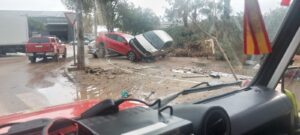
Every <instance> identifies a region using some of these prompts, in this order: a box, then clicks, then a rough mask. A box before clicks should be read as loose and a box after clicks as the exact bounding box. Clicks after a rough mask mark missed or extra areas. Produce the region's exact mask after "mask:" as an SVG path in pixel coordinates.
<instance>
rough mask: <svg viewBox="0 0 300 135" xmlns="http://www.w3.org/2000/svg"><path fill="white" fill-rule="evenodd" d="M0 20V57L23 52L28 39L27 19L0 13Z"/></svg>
mask: <svg viewBox="0 0 300 135" xmlns="http://www.w3.org/2000/svg"><path fill="white" fill-rule="evenodd" d="M0 20H1V21H0V55H5V54H6V53H16V52H25V44H26V42H27V41H28V38H29V36H28V21H27V17H26V16H25V15H18V14H7V12H1V11H0Z"/></svg>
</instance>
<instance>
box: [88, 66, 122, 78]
mask: <svg viewBox="0 0 300 135" xmlns="http://www.w3.org/2000/svg"><path fill="white" fill-rule="evenodd" d="M85 73H87V74H94V75H103V76H106V77H107V79H114V78H115V77H116V75H121V74H124V73H126V72H125V71H123V70H121V69H117V68H108V69H103V68H101V67H86V68H85Z"/></svg>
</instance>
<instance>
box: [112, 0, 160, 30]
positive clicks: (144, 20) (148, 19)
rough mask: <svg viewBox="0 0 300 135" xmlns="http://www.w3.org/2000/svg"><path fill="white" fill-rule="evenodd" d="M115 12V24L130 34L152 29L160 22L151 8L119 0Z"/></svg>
mask: <svg viewBox="0 0 300 135" xmlns="http://www.w3.org/2000/svg"><path fill="white" fill-rule="evenodd" d="M117 13H118V14H117V26H118V27H119V28H120V29H121V30H122V31H126V32H130V33H132V34H138V33H142V32H145V31H149V30H153V29H155V28H157V27H158V26H159V24H160V22H159V18H158V17H157V16H156V15H155V14H154V13H153V12H152V10H150V9H142V8H139V7H138V8H137V7H135V6H134V5H133V4H132V3H127V2H121V3H120V4H119V5H118V8H117Z"/></svg>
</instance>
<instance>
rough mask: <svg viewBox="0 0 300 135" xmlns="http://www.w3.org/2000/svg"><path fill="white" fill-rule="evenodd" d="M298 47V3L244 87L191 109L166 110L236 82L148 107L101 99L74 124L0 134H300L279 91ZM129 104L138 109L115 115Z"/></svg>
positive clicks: (16, 126) (29, 125)
mask: <svg viewBox="0 0 300 135" xmlns="http://www.w3.org/2000/svg"><path fill="white" fill-rule="evenodd" d="M299 45H300V0H293V2H292V4H291V5H290V8H289V11H288V13H287V15H286V17H285V19H284V21H283V23H282V24H281V26H280V28H279V31H278V32H277V34H276V36H275V38H274V41H273V42H272V53H270V54H268V55H266V56H265V57H263V58H262V59H263V61H264V62H263V64H262V65H261V68H260V69H259V71H258V73H257V74H256V76H255V77H254V79H253V80H252V81H251V82H250V83H249V85H247V87H244V88H242V89H234V90H232V91H231V92H228V93H226V94H221V95H218V96H213V97H209V98H206V99H203V100H199V101H196V102H193V103H185V104H176V105H169V104H168V103H169V102H171V101H172V100H174V99H175V98H177V97H179V96H184V95H188V94H191V93H200V92H205V91H213V90H215V89H218V88H223V87H227V86H233V85H241V82H240V81H237V82H234V83H229V84H219V85H208V84H205V83H202V84H199V85H195V86H194V87H192V88H189V89H185V90H183V91H180V92H179V93H176V94H173V95H171V96H167V97H165V98H162V99H158V100H156V101H154V102H152V103H148V102H145V101H142V100H139V99H135V98H126V99H118V100H113V99H106V100H103V101H102V102H99V103H98V104H96V105H95V106H93V107H92V108H90V109H88V110H86V111H85V112H83V113H82V114H81V117H79V118H75V119H69V118H63V117H62V118H59V119H46V118H45V119H37V120H31V121H28V122H24V123H9V124H5V125H2V126H0V128H4V127H10V129H9V130H8V134H11V135H27V134H28V135H29V134H42V135H48V134H50V135H55V134H67V135H75V134H80V135H89V134H95V135H97V134H100V135H102V134H105V135H106V134H112V135H114V134H115V135H118V134H122V135H137V134H145V135H150V134H151V135H152V134H166V135H167V134H168V135H174V134H178V135H181V134H189V135H192V134H194V135H242V134H245V135H290V134H300V131H299V128H300V127H299V117H298V107H297V103H296V102H297V101H296V96H295V95H294V94H292V93H291V91H290V90H288V89H286V87H284V86H285V85H286V83H284V82H285V81H284V78H285V73H286V72H287V70H290V69H293V68H289V66H290V65H291V63H292V60H293V57H294V55H295V53H296V50H297V48H298V47H299ZM294 69H298V68H295V67H294ZM205 85H206V86H205ZM199 86H203V87H199ZM296 89H298V90H299V88H298V87H296ZM129 101H130V102H134V103H136V104H137V106H136V107H134V108H130V109H126V110H120V109H119V106H121V105H124V104H126V103H127V102H129Z"/></svg>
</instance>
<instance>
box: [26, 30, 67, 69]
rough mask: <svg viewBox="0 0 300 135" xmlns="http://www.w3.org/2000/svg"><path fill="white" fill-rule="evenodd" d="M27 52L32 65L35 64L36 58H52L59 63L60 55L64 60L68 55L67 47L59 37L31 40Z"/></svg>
mask: <svg viewBox="0 0 300 135" xmlns="http://www.w3.org/2000/svg"><path fill="white" fill-rule="evenodd" d="M25 50H26V55H27V56H28V58H29V60H30V61H31V63H35V62H36V58H44V59H47V58H48V57H52V58H53V59H54V60H56V61H57V60H58V58H59V56H60V55H62V57H63V58H66V55H67V49H66V46H65V45H64V44H62V43H61V41H60V40H59V39H58V38H57V37H50V36H44V37H32V38H30V39H29V41H28V42H27V44H26V45H25Z"/></svg>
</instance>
